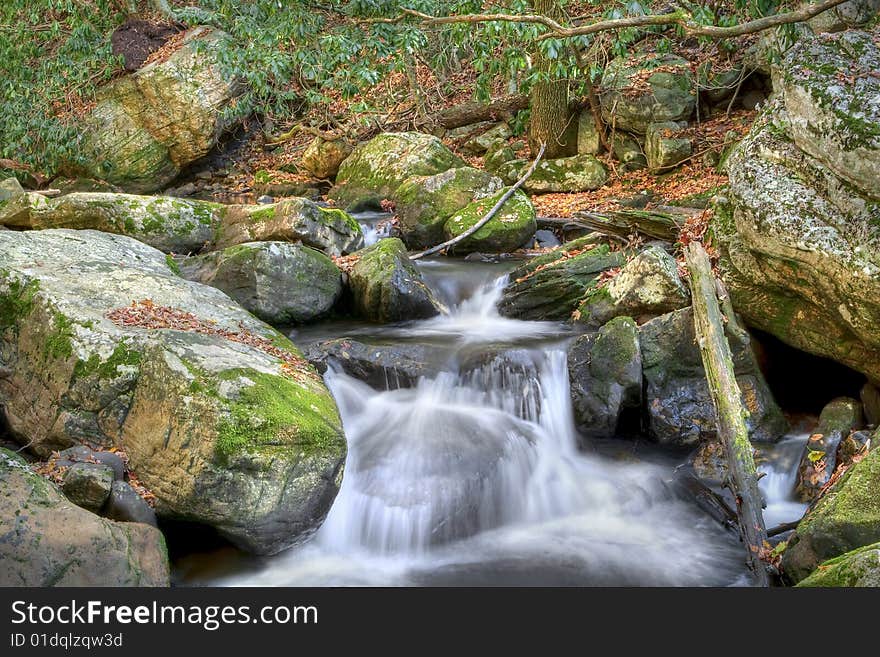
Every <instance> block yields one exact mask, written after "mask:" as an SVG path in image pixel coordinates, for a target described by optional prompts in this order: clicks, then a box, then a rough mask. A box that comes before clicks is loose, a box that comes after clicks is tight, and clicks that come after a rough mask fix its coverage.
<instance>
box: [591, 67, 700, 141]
mask: <svg viewBox="0 0 880 657" xmlns="http://www.w3.org/2000/svg"><path fill="white" fill-rule="evenodd" d="M601 88H602V92H601V93H600V95H599V101H600V104H601V109H602V118H603V119H604V120H605V122H606V123H607V124H608V125H612V124H613V125H614V126H615V128H616V129H617V130H626V131H629V132H635V133H637V134H640V135H643V134H645V133H646V132H647V131H648V126H649V125H650V124H651V123H659V122H662V121H683V120H687V119H689V118H690V116H691V114H693V111H694V107H695V106H696V98H697V85H696V81H695V79H694V75H693V72H692V71H691V67H690V64H689V63H688V62H687V61H686V60H684V59H682V58H681V57H678V56H676V55H666V54H655V53H646V54H642V55H634V56H630V57H618V58H617V59H614V60H612V61H611V62H610V63H609V64H608V66H606V67H605V71H604V72H603V74H602V84H601Z"/></svg>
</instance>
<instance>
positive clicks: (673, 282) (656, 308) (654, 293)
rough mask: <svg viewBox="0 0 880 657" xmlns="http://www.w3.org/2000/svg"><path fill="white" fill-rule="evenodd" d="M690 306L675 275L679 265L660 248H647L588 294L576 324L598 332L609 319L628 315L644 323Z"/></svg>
mask: <svg viewBox="0 0 880 657" xmlns="http://www.w3.org/2000/svg"><path fill="white" fill-rule="evenodd" d="M689 305H690V293H689V292H688V289H687V286H685V284H684V283H683V282H682V280H681V277H680V276H679V275H678V263H676V262H675V259H674V258H673V257H672V256H671V255H669V254H668V253H667V252H666V251H665V250H663V249H662V248H661V247H659V246H649V247H648V248H647V249H645V250H644V251H642V252H641V253H640V254H639V255H637V256H636V257H635V258H633V259H632V260H630V261H629V262H628V263H626V264H625V265H624V266H623V268H622V269H621V270H620V273H619V274H617V276H615V277H614V278H612V279H611V280H610V281H608V282H607V283H606V284H605V285H604V286H602V287H601V288H593V289H591V290H589V291H588V292H587V295H586V297H585V298H584V300H583V302H582V303H581V304H580V306H579V307H578V312H579V319H578V320H577V321H578V322H580V323H583V324H586V325H587V326H589V327H592V328H598V327H599V326H602V324H604V323H605V322H607V321H608V320H610V319H611V318H612V317H619V316H621V315H627V316H629V317H633V318H634V319H635V320H636V321H637V322H640V323H644V322H645V321H647V320H648V319H651V318H653V317H657V316H658V315H663V314H665V313H668V312H672V311H673V310H678V309H679V308H684V307H686V306H689Z"/></svg>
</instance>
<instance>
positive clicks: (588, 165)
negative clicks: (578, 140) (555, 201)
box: [517, 154, 608, 194]
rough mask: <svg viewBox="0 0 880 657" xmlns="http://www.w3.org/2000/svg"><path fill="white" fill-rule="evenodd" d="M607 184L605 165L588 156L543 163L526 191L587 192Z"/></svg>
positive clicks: (526, 184) (526, 186) (533, 192)
mask: <svg viewBox="0 0 880 657" xmlns="http://www.w3.org/2000/svg"><path fill="white" fill-rule="evenodd" d="M520 175H522V173H520ZM517 177H518V176H517ZM606 182H608V170H607V169H606V168H605V165H604V164H602V163H601V162H600V161H599V160H597V159H596V158H595V156H593V155H589V154H584V155H574V156H572V157H562V158H558V159H555V160H541V161H540V162H539V163H538V166H537V168H536V169H535V172H534V173H533V174H532V175H531V176H530V177H529V179H528V180H526V182H525V183H524V184H523V188H524V189H525V190H526V191H527V192H529V193H530V194H546V193H551V192H587V191H592V190H594V189H599V188H600V187H601V186H602V185H604V184H605V183H606Z"/></svg>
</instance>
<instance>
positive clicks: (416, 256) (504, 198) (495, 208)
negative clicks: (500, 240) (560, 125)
mask: <svg viewBox="0 0 880 657" xmlns="http://www.w3.org/2000/svg"><path fill="white" fill-rule="evenodd" d="M546 148H547V144H541V148H540V149H539V150H538V155H537V156H536V157H535V161H534V162H532V166H530V167H529V169H528V171H526V172H525V173H524V174H523V175H522V177H521V178H520V179H519V180H517V181H516V183H515V184H514V185H513V186H512V187H511V188H510V189H508V190H507V191H506V192H505V193H504V195H503V196H502V197H501V198H500V199H498V202H497V203H496V204H495V205H493V206H492V209H491V210H489V211H488V212H487V213H486V214H485V215H484V216H483V218H482V219H480V220H479V221H478V222H477V223H475V224H474V225H473V226H471V227H470V228H468V229H467V230H466V231H464V232H463V233H462V234H461V235H456V236H455V237H453V238H452V239H451V240H447V241H445V242H443V243H442V244H438V245H437V246H432V247H431V248H430V249H427V250H425V251H421V252H419V253H415V254H413V255H411V256H410V257H409V259H410V260H418V259H419V258H423V257H425V256H429V255H433V254H435V253H439V252H440V251H442V250H443V249H448V248H449V247H450V246H455V245H456V244H458V243H459V242H461V241H462V240H464V239H466V238H468V237H470V236H471V235H473V234H474V233H476V232H477V231H478V230H480V228H482V227H483V226H485V225H486V224H487V223H489V220H490V219H491V218H492V217H494V216H495V215H496V214H498V211H499V210H500V209H501V208H502V207H504V204H505V203H507V201H508V199H509V198H510V197H511V196H513V194H514V192H516V190H518V189H519V188H520V187H522V185H523V183H524V182H525V181H526V180H528V179H529V176H531V175H532V174H533V173H534V172H535V168H536V167H537V166H538V162H540V161H541V157H542V156H543V155H544V150H545V149H546Z"/></svg>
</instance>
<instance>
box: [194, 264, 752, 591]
mask: <svg viewBox="0 0 880 657" xmlns="http://www.w3.org/2000/svg"><path fill="white" fill-rule="evenodd" d="M421 267H422V271H423V274H424V275H425V278H426V280H427V281H428V283H429V284H430V285H431V286H432V288H433V289H434V290H435V291H436V293H437V294H438V295H439V296H440V297H442V298H443V299H444V300H445V301H446V303H447V305H448V306H449V308H450V311H449V313H448V314H446V315H444V316H441V317H437V318H434V319H431V320H426V321H419V322H412V323H409V324H406V325H398V326H395V327H385V328H383V329H381V335H382V336H384V337H385V338H388V337H394V336H398V337H400V338H403V337H405V338H406V339H407V340H424V341H426V342H428V341H430V342H432V343H434V344H436V343H437V342H441V343H442V344H444V345H446V348H447V349H448V352H449V361H448V363H447V364H446V366H445V367H444V369H443V371H439V372H438V373H437V375H436V376H433V377H426V378H423V379H422V380H421V381H419V383H418V384H417V385H416V386H415V387H413V388H410V389H398V390H389V391H377V390H374V389H372V388H370V387H369V386H367V385H366V384H364V383H362V382H360V381H358V380H355V379H353V378H352V377H350V376H348V375H346V374H344V373H342V372H341V371H339V370H335V369H331V370H330V371H328V373H327V375H326V381H327V384H328V386H329V387H330V389H331V391H332V392H333V395H334V397H335V398H336V400H337V403H338V405H339V409H340V412H341V414H342V417H343V422H344V425H345V431H346V437H347V440H348V444H349V452H348V458H347V461H346V469H345V476H344V480H343V484H342V488H341V490H340V492H339V494H338V496H337V498H336V500H335V502H334V504H333V507H332V509H331V510H330V513H329V515H328V517H327V518H326V520H325V522H324V523H323V525H322V527H321V529H320V530H319V531H318V532H317V533H316V534H315V535H314V536H313V537H312V539H311V540H310V541H309V542H308V543H307V544H305V545H302V546H299V547H296V548H293V549H291V550H289V551H287V552H286V553H284V554H282V555H279V556H277V557H274V558H272V559H270V560H268V561H266V562H265V563H264V564H262V566H261V567H260V568H259V569H258V570H256V571H251V572H248V573H242V574H238V575H234V576H231V577H226V578H224V579H221V580H219V581H218V580H216V579H215V580H213V581H212V582H211V583H220V584H224V585H230V584H231V585H235V584H242V585H294V586H295V585H412V584H423V585H444V584H460V585H469V584H470V585H488V584H499V585H505V584H525V585H529V584H535V585H538V584H542V585H566V584H570V585H615V584H627V585H700V584H708V585H727V584H735V583H744V582H745V581H746V578H745V577H744V566H743V558H742V551H741V550H742V549H741V547H740V546H739V545H738V544H737V543H736V542H735V541H733V540H732V539H731V538H730V536H729V535H727V534H726V533H724V532H723V531H722V530H721V529H720V528H718V527H716V526H715V525H713V524H712V523H711V521H709V520H708V519H706V518H705V517H704V516H702V515H701V514H700V513H699V512H698V511H696V510H695V508H694V507H693V506H691V505H690V504H688V503H685V502H683V501H681V500H678V499H676V498H675V497H674V496H673V495H671V494H670V493H669V490H668V489H667V487H666V485H665V484H664V478H668V477H669V473H670V471H671V467H669V465H666V466H663V465H651V464H647V463H633V462H616V461H614V460H611V459H608V458H604V457H599V456H595V455H589V454H584V453H582V452H581V451H579V450H578V449H577V447H576V445H577V436H576V433H575V429H574V425H573V422H572V412H571V407H570V398H569V382H568V372H567V366H566V344H567V341H568V340H569V339H570V336H569V335H568V334H567V333H566V329H565V327H564V326H562V325H560V324H556V323H551V322H523V321H517V320H511V319H506V318H503V317H501V316H499V315H498V313H497V312H496V310H495V304H496V302H497V300H498V297H499V295H500V291H501V289H502V287H503V283H504V276H503V275H501V276H500V275H499V268H498V267H497V266H495V267H492V266H489V265H484V264H479V263H455V262H454V261H448V260H444V261H442V262H441V261H435V262H426V263H423V264H422V265H421Z"/></svg>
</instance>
